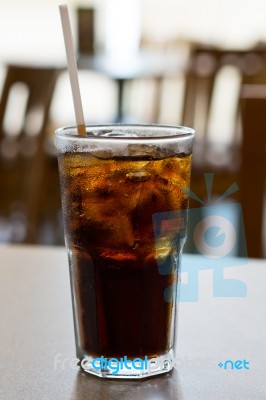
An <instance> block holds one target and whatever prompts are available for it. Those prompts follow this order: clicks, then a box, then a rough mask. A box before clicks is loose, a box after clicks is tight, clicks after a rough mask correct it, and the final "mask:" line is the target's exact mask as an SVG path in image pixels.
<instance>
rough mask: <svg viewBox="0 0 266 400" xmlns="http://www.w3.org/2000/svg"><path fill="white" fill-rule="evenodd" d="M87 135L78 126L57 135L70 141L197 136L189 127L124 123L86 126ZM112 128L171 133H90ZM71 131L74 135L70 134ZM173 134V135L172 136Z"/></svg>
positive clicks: (60, 131)
mask: <svg viewBox="0 0 266 400" xmlns="http://www.w3.org/2000/svg"><path fill="white" fill-rule="evenodd" d="M85 128H86V133H87V135H81V134H79V133H78V128H77V126H76V125H73V126H66V127H61V128H58V129H56V131H55V135H56V136H57V137H62V138H69V139H77V140H82V139H83V140H110V139H112V140H121V141H125V140H139V139H140V140H166V139H177V138H180V139H181V138H189V137H191V138H193V137H194V135H195V130H194V129H193V128H189V127H187V126H182V125H163V124H162V125H160V124H126V123H125V124H122V123H108V124H86V125H85ZM110 128H114V129H115V128H116V129H117V130H119V129H123V130H124V129H128V130H134V129H135V130H136V129H139V130H148V129H150V130H151V131H152V130H153V131H154V132H156V131H157V132H158V131H160V130H164V129H165V130H168V131H169V133H168V134H165V135H153V134H152V132H151V133H150V135H148V136H129V135H125V136H119V135H117V136H115V135H112V136H102V135H92V134H90V131H93V130H96V131H100V130H104V129H105V130H108V129H110ZM70 131H72V132H74V133H70ZM170 132H172V134H170Z"/></svg>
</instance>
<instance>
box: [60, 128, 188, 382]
mask: <svg viewBox="0 0 266 400" xmlns="http://www.w3.org/2000/svg"><path fill="white" fill-rule="evenodd" d="M86 132H87V135H86V136H81V135H79V134H78V132H77V129H76V128H75V127H68V128H62V129H59V130H58V131H56V146H57V151H58V162H59V174H60V183H61V195H62V208H63V217H64V229H65V243H66V247H67V251H68V257H69V269H70V279H71V290H72V304H73V313H74V326H75V338H76V350H77V357H78V358H79V360H80V366H81V367H82V368H83V369H84V370H85V371H87V372H89V373H91V374H94V375H98V376H101V377H110V378H146V377H148V376H151V375H156V374H160V373H165V372H168V371H170V370H171V369H172V368H173V366H174V359H175V355H174V354H175V328H176V293H177V291H176V288H177V282H178V275H179V272H180V270H179V258H180V254H181V251H182V248H183V245H184V242H185V238H186V220H187V218H186V212H187V207H188V198H187V195H186V191H185V190H184V188H187V187H189V182H190V169H191V153H192V142H193V137H194V131H193V130H192V129H190V128H186V127H175V126H161V125H119V124H113V125H103V126H87V127H86Z"/></svg>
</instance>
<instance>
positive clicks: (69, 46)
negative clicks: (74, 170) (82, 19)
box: [59, 4, 86, 135]
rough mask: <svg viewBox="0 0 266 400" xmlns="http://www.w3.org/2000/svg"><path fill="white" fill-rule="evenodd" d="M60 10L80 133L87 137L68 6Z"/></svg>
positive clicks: (63, 6) (62, 6) (63, 5)
mask: <svg viewBox="0 0 266 400" xmlns="http://www.w3.org/2000/svg"><path fill="white" fill-rule="evenodd" d="M59 10H60V16H61V22H62V29H63V35H64V41H65V48H66V56H67V65H68V72H69V78H70V84H71V89H72V96H73V102H74V108H75V115H76V122H77V127H78V133H79V134H81V135H85V134H86V128H85V121H84V114H83V108H82V103H81V96H80V89H79V81H78V69H77V62H76V58H75V51H74V42H73V36H72V32H71V25H70V19H69V14H68V8H67V5H66V4H62V5H60V6H59Z"/></svg>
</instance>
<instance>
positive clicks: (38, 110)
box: [0, 65, 61, 243]
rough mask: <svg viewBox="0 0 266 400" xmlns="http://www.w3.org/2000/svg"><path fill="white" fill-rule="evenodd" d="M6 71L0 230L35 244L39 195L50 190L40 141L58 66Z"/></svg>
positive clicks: (0, 120) (0, 132)
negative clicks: (46, 183) (46, 179)
mask: <svg viewBox="0 0 266 400" xmlns="http://www.w3.org/2000/svg"><path fill="white" fill-rule="evenodd" d="M6 70H7V72H6V79H5V83H4V87H3V91H2V97H1V102H0V187H1V196H0V222H2V224H1V223H0V230H1V229H2V239H3V240H2V241H11V242H25V243H36V242H37V241H38V231H39V228H40V223H41V221H40V218H41V212H40V211H41V210H40V207H43V204H42V201H41V199H42V197H43V196H44V194H45V195H47V191H48V193H52V190H54V188H52V186H53V184H51V187H49V185H48V186H47V185H46V186H45V184H44V182H45V174H47V173H49V171H48V170H46V168H48V169H49V167H47V154H46V152H45V145H46V140H47V136H46V134H47V127H48V122H49V110H50V104H51V100H52V96H53V92H54V88H55V83H56V80H57V77H58V75H59V74H60V72H61V69H60V68H45V67H35V66H24V65H7V67H6ZM14 99H16V100H14ZM12 100H13V101H14V103H13V104H12ZM18 100H21V102H19V103H18ZM19 119H20V120H21V123H19V121H18V120H19ZM12 122H15V125H16V126H15V127H14V126H13V127H12V126H11V127H10V125H12ZM13 125H14V124H13ZM55 162H56V161H55ZM48 165H49V164H48ZM56 179H57V180H58V178H57V177H56ZM1 225H2V228H1ZM8 232H9V233H8Z"/></svg>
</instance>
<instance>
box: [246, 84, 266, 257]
mask: <svg viewBox="0 0 266 400" xmlns="http://www.w3.org/2000/svg"><path fill="white" fill-rule="evenodd" d="M265 83H266V82H265ZM241 116H242V131H243V138H242V146H241V158H242V167H241V172H240V173H241V175H240V177H241V179H240V183H241V187H240V195H241V198H240V201H241V204H242V207H243V214H244V223H245V231H246V240H247V248H248V255H249V257H263V256H265V255H266V253H265V251H266V248H265V246H263V234H264V232H263V231H264V223H263V222H264V209H265V183H266V182H265V178H266V84H265V85H243V90H242V95H241ZM263 247H264V248H263Z"/></svg>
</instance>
